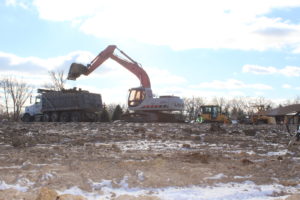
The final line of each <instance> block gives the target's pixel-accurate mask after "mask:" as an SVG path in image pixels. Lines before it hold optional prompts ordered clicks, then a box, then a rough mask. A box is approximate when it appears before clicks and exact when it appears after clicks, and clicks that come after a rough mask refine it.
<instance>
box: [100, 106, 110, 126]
mask: <svg viewBox="0 0 300 200" xmlns="http://www.w3.org/2000/svg"><path fill="white" fill-rule="evenodd" d="M100 121H101V122H109V121H110V119H109V114H108V111H107V109H106V106H105V105H104V107H103V110H102V113H101V115H100Z"/></svg>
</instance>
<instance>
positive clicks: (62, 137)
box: [0, 122, 300, 200]
mask: <svg viewBox="0 0 300 200" xmlns="http://www.w3.org/2000/svg"><path fill="white" fill-rule="evenodd" d="M289 139H290V136H289V134H288V133H287V131H286V129H285V127H284V126H283V125H258V126H257V125H239V124H235V125H232V124H230V125H221V126H214V125H213V126H212V125H211V124H196V123H194V124H192V123H125V122H113V123H12V122H1V123H0V200H17V199H18V200H19V199H23V200H45V199H47V198H46V197H45V196H47V195H44V196H43V194H42V193H43V192H44V193H47V192H48V193H49V191H52V192H54V193H55V195H57V196H58V197H56V199H66V200H67V199H68V200H72V199H77V200H79V199H88V200H101V199H116V200H123V199H124V200H125V199H129V200H130V199H144V200H147V199H148V200H159V199H176V200H177V199H205V200H208V199H214V200H218V199H228V200H229V199H247V200H248V199H289V200H293V199H300V195H299V193H300V144H297V143H296V144H295V145H293V146H292V147H291V148H290V149H287V144H288V141H289ZM64 194H69V196H68V197H67V198H63V195H64ZM59 196H61V198H60V197H59ZM48 199H50V198H48ZM48 199H47V200H48Z"/></svg>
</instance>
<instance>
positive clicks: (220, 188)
mask: <svg viewBox="0 0 300 200" xmlns="http://www.w3.org/2000/svg"><path fill="white" fill-rule="evenodd" d="M126 180H127V178H126V177H124V179H123V180H122V181H121V182H120V186H121V187H119V188H113V187H112V185H111V182H112V181H108V180H104V181H102V182H100V183H92V185H93V186H95V187H94V192H93V193H87V192H84V191H82V190H81V189H79V188H78V187H73V188H70V189H68V190H66V191H63V192H60V194H74V195H81V196H84V197H86V198H87V199H88V200H102V199H103V200H104V199H110V198H111V197H112V195H113V196H116V197H118V196H120V195H130V196H135V197H138V196H141V195H145V196H149V194H151V195H150V196H156V197H159V198H160V199H164V200H234V199H243V200H275V199H279V198H283V196H281V197H274V196H272V195H274V194H275V193H277V194H279V193H280V192H289V193H297V192H299V191H300V186H298V187H285V186H283V185H279V184H274V185H256V184H255V183H253V182H251V181H246V182H243V183H226V184H216V185H214V186H203V187H201V186H190V187H167V188H128V185H127V184H124V183H125V182H126Z"/></svg>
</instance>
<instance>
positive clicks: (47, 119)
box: [43, 113, 50, 122]
mask: <svg viewBox="0 0 300 200" xmlns="http://www.w3.org/2000/svg"><path fill="white" fill-rule="evenodd" d="M43 121H44V122H49V121H50V115H49V114H48V113H45V114H44V115H43Z"/></svg>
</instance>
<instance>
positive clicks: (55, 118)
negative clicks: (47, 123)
mask: <svg viewBox="0 0 300 200" xmlns="http://www.w3.org/2000/svg"><path fill="white" fill-rule="evenodd" d="M51 121H52V122H58V113H57V112H54V113H52V114H51Z"/></svg>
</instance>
